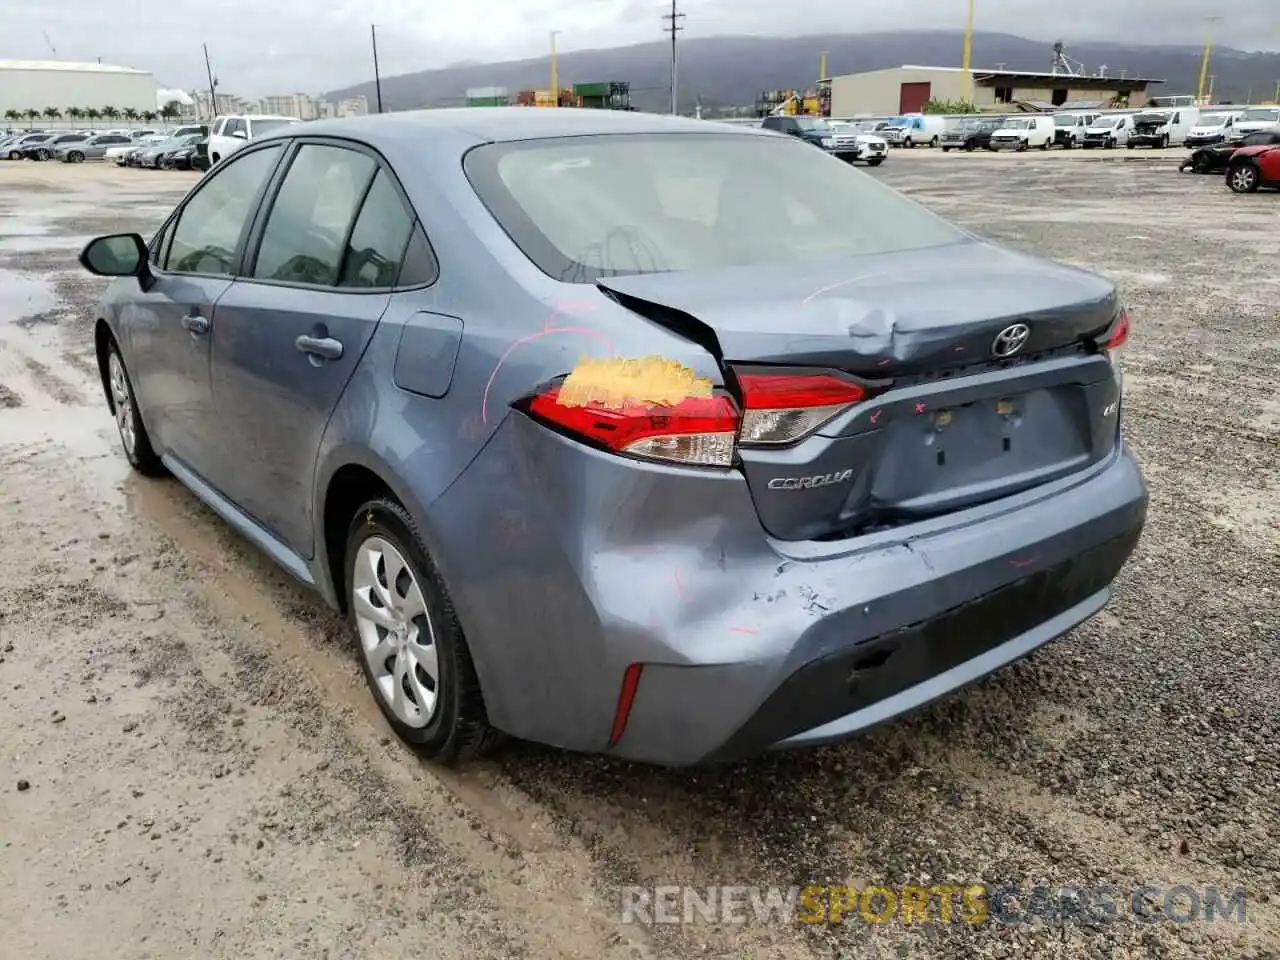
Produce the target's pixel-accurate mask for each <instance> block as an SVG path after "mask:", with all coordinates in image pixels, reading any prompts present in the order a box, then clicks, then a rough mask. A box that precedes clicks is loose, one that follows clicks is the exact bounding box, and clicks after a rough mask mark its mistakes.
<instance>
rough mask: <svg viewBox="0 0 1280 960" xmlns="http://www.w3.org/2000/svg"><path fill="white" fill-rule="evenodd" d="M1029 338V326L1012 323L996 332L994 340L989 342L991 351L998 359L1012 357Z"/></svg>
mask: <svg viewBox="0 0 1280 960" xmlns="http://www.w3.org/2000/svg"><path fill="white" fill-rule="evenodd" d="M1029 339H1031V328H1030V327H1029V326H1027V325H1026V324H1025V323H1015V324H1012V325H1011V326H1008V327H1005V328H1004V329H1003V330H1001V331H1000V332H999V333H997V334H996V338H995V340H993V341H992V342H991V353H992V355H993V356H996V357H999V358H1000V359H1004V358H1005V357H1012V356H1013V355H1014V354H1015V353H1018V352H1019V351H1021V350H1022V348H1023V347H1025V346H1026V345H1027V341H1028V340H1029Z"/></svg>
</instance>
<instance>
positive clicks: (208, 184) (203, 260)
mask: <svg viewBox="0 0 1280 960" xmlns="http://www.w3.org/2000/svg"><path fill="white" fill-rule="evenodd" d="M280 150H281V148H280V147H279V146H276V145H272V146H270V147H267V148H265V149H263V150H253V151H251V152H249V153H244V152H240V153H239V154H238V155H237V156H233V157H231V158H230V159H229V160H226V161H224V162H223V163H221V164H219V165H218V167H217V169H215V170H214V171H212V172H211V173H209V174H208V179H207V180H206V181H205V183H204V184H203V185H202V186H201V188H200V190H199V191H198V192H197V193H196V194H195V195H194V196H193V197H192V198H191V199H190V200H189V201H188V202H187V205H186V206H185V207H183V209H182V212H181V213H180V214H179V215H178V223H177V227H176V228H175V229H174V231H173V242H172V243H171V244H170V245H169V253H168V256H167V257H166V260H165V269H167V270H170V271H173V272H175V273H203V274H211V275H214V276H230V275H231V271H232V269H233V267H234V265H235V251H236V247H238V246H239V245H240V234H241V233H242V232H243V230H244V225H245V221H246V220H248V219H249V215H250V214H251V213H252V212H253V207H254V203H255V201H256V200H257V199H258V192H259V191H260V190H261V189H262V185H263V184H264V183H265V182H266V180H267V177H269V176H270V175H271V171H272V170H274V169H275V165H276V162H277V161H278V160H279V159H280Z"/></svg>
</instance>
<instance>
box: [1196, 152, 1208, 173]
mask: <svg viewBox="0 0 1280 960" xmlns="http://www.w3.org/2000/svg"><path fill="white" fill-rule="evenodd" d="M1210 167H1211V164H1210V162H1209V158H1208V157H1207V156H1206V155H1205V154H1203V153H1198V154H1196V158H1195V160H1194V161H1192V163H1191V169H1192V170H1193V171H1194V172H1196V173H1200V174H1205V173H1209V172H1211V171H1210Z"/></svg>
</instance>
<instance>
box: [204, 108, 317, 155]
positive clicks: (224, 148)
mask: <svg viewBox="0 0 1280 960" xmlns="http://www.w3.org/2000/svg"><path fill="white" fill-rule="evenodd" d="M300 122H301V121H299V120H298V118H297V117H266V116H259V115H257V114H254V115H252V116H247V117H219V118H218V119H217V120H216V121H214V124H213V129H212V130H210V131H209V164H210V165H211V166H212V165H213V164H215V163H217V162H218V161H219V160H225V159H226V158H227V157H229V156H231V154H233V153H235V152H236V151H237V150H239V149H240V148H241V147H243V146H244V145H245V144H246V143H248V142H249V141H250V140H252V139H253V138H254V137H260V136H262V135H263V134H264V133H266V132H267V131H268V130H277V129H279V128H280V127H283V126H285V125H286V124H290V123H300Z"/></svg>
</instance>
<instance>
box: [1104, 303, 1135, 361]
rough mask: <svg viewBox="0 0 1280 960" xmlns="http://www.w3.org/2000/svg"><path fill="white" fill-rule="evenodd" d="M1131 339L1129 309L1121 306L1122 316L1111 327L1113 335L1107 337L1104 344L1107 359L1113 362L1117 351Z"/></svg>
mask: <svg viewBox="0 0 1280 960" xmlns="http://www.w3.org/2000/svg"><path fill="white" fill-rule="evenodd" d="M1128 341H1129V311H1128V310H1125V309H1124V308H1123V307H1121V308H1120V316H1119V317H1117V318H1116V322H1115V325H1114V326H1113V327H1112V328H1111V335H1110V336H1109V337H1107V342H1106V344H1104V346H1103V350H1104V351H1106V354H1107V359H1109V360H1111V361H1112V362H1113V363H1114V362H1115V359H1116V353H1117V352H1118V351H1119V350H1120V348H1121V347H1123V346H1124V345H1125V344H1126V343H1127V342H1128Z"/></svg>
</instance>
